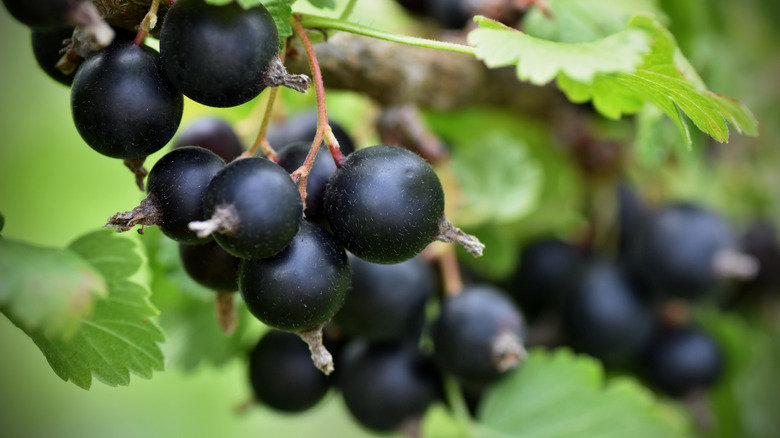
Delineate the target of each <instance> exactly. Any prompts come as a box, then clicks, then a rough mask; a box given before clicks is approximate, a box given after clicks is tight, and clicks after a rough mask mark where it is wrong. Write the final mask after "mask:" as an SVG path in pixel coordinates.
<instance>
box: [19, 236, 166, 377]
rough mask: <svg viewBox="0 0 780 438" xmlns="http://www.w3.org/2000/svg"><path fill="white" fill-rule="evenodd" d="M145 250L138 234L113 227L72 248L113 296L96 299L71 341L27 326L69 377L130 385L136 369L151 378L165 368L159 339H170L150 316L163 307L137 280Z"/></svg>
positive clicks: (55, 365) (56, 366)
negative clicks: (143, 250) (130, 233)
mask: <svg viewBox="0 0 780 438" xmlns="http://www.w3.org/2000/svg"><path fill="white" fill-rule="evenodd" d="M139 248H140V246H139V244H138V242H137V241H136V240H135V239H134V238H133V237H132V236H125V235H120V234H117V233H115V232H113V231H110V230H100V231H96V232H93V233H89V234H87V235H85V236H83V237H81V238H79V239H78V240H76V241H75V242H73V244H72V245H71V246H70V247H69V249H70V250H72V251H73V252H74V253H76V254H78V255H80V256H81V257H82V258H83V259H84V260H85V261H86V262H87V263H89V264H90V265H91V266H92V268H93V269H95V270H96V271H97V272H99V273H100V275H101V276H102V278H103V280H104V281H105V282H106V284H107V286H108V296H107V297H105V298H99V299H97V300H96V301H95V308H94V312H93V313H92V315H90V316H88V317H83V318H81V320H80V321H79V327H78V329H77V331H76V333H75V335H74V336H73V337H72V338H71V339H69V340H62V339H58V338H53V337H49V336H47V335H46V334H45V333H44V332H42V331H39V330H25V332H26V333H27V334H28V335H29V336H30V337H31V338H32V339H33V341H35V343H36V344H37V345H38V347H39V348H40V349H41V351H42V352H43V354H44V356H46V359H47V360H48V361H49V364H50V365H51V367H52V368H53V369H54V372H55V373H57V375H58V376H60V378H62V379H63V380H65V381H68V380H70V381H72V382H73V383H74V384H76V385H77V386H80V387H81V388H84V389H89V387H90V386H91V384H92V376H95V377H96V378H97V379H99V380H101V381H102V382H103V383H105V384H107V385H110V386H116V385H127V384H129V383H130V372H131V371H132V372H133V373H134V374H137V375H139V376H141V377H146V378H151V376H152V372H153V371H154V370H162V369H163V359H164V358H163V354H162V351H161V350H160V347H159V345H158V343H160V342H162V341H163V340H164V337H163V334H162V332H161V331H160V328H159V327H158V326H157V324H155V323H154V321H152V320H151V319H150V317H152V316H154V315H155V314H156V313H157V311H156V309H155V308H154V307H153V306H152V305H151V303H150V302H149V299H148V297H149V289H148V288H147V287H146V286H144V285H142V284H140V283H138V282H137V281H135V280H134V279H132V278H131V277H133V276H135V275H136V274H137V273H138V272H137V271H138V270H139V269H141V268H142V267H143V266H144V264H145V258H144V256H143V254H142V253H141V252H140V251H139ZM12 320H13V319H12ZM13 322H14V323H15V324H16V325H17V326H19V327H20V328H22V329H23V330H24V327H22V326H21V325H20V324H19V321H17V320H13Z"/></svg>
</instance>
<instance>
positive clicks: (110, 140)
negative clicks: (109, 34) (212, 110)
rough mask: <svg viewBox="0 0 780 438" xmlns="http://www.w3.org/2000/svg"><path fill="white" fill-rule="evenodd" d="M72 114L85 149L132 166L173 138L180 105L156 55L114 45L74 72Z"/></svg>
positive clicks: (126, 45) (120, 43)
mask: <svg viewBox="0 0 780 438" xmlns="http://www.w3.org/2000/svg"><path fill="white" fill-rule="evenodd" d="M71 108H72V112H73V121H74V123H75V125H76V128H77V129H78V131H79V134H81V137H82V138H83V139H84V141H85V142H86V143H87V144H88V145H89V146H90V147H92V148H93V149H95V150H96V151H97V152H99V153H101V154H103V155H107V156H109V157H114V158H122V159H126V160H133V159H139V158H143V157H146V156H147V155H149V154H151V153H153V152H156V151H157V150H159V149H160V148H162V147H163V146H165V144H166V143H167V142H168V140H170V139H171V137H173V134H174V133H175V132H176V129H177V128H178V127H179V122H180V121H181V116H182V111H183V108H184V100H183V98H182V96H181V94H180V93H179V92H178V91H177V90H176V88H174V86H173V84H172V83H171V82H170V81H169V80H168V78H167V77H166V76H165V73H164V72H163V71H162V66H161V64H160V55H159V54H158V53H157V52H156V51H154V50H153V49H151V48H149V47H146V46H141V47H139V46H136V45H134V44H132V43H130V42H127V41H117V42H115V43H114V44H112V45H110V46H109V47H107V48H105V49H103V50H101V51H100V52H98V53H96V54H95V55H93V56H92V57H90V58H88V59H87V60H86V61H84V63H83V64H82V65H81V66H80V67H79V69H78V70H77V72H76V77H75V78H74V79H73V87H72V91H71Z"/></svg>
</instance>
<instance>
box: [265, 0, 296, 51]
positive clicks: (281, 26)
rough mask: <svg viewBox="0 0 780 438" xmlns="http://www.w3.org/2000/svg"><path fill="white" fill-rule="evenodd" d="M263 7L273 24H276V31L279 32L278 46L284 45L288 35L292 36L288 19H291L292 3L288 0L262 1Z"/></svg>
mask: <svg viewBox="0 0 780 438" xmlns="http://www.w3.org/2000/svg"><path fill="white" fill-rule="evenodd" d="M262 3H263V5H265V7H266V8H267V9H268V12H270V13H271V16H273V17H274V23H276V30H277V31H278V32H279V44H282V43H284V40H286V39H287V38H288V37H290V35H292V34H293V29H292V26H291V25H290V17H292V7H291V6H290V4H291V3H292V2H291V1H290V0H262Z"/></svg>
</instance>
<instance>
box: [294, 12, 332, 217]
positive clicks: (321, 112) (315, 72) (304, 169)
mask: <svg viewBox="0 0 780 438" xmlns="http://www.w3.org/2000/svg"><path fill="white" fill-rule="evenodd" d="M294 18H295V19H293V20H292V25H293V28H294V29H295V33H296V34H298V37H299V38H300V39H301V43H303V47H304V49H305V50H306V57H307V58H308V60H309V67H310V68H311V73H312V78H313V80H314V93H315V95H316V96H317V131H316V133H315V134H314V140H313V141H312V144H311V148H309V153H308V155H306V160H304V162H303V164H302V165H301V167H299V168H298V169H296V170H295V171H294V172H293V173H292V178H293V181H296V182H299V184H298V191H299V193H300V194H301V199H302V200H303V204H304V208H305V206H306V182H307V180H308V178H309V172H310V171H311V168H312V166H313V165H314V160H315V159H316V158H317V152H319V150H320V144H321V143H322V140H323V138H324V139H325V144H326V145H327V146H328V150H330V153H331V156H333V161H334V162H335V163H336V167H341V165H343V164H344V155H343V154H342V153H341V149H340V147H339V143H338V141H337V140H336V136H334V135H333V130H332V129H331V128H330V125H329V124H328V110H327V106H326V104H325V86H324V85H323V83H322V71H321V70H320V64H319V62H317V55H316V54H315V53H314V46H312V44H311V40H310V39H309V36H308V35H307V34H306V29H304V28H303V26H301V22H300V20H299V19H298V17H297V16H295V17H294Z"/></svg>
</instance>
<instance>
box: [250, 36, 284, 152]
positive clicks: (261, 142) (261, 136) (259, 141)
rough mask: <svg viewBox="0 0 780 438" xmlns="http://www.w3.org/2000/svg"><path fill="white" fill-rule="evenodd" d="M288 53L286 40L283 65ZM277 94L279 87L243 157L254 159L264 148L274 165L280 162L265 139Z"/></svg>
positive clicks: (275, 89) (267, 105)
mask: <svg viewBox="0 0 780 438" xmlns="http://www.w3.org/2000/svg"><path fill="white" fill-rule="evenodd" d="M286 52H287V40H284V44H283V45H282V50H280V51H279V61H280V62H282V63H284V57H285V54H286ZM277 94H279V87H273V88H271V94H270V95H269V96H268V102H267V103H266V108H265V114H263V121H262V122H261V123H260V130H259V131H258V132H257V137H256V138H255V142H254V143H253V144H252V147H250V148H249V150H248V151H246V152H245V153H244V154H243V155H242V156H243V157H253V156H254V155H255V154H256V153H257V148H258V147H262V148H263V152H264V153H265V155H266V156H267V157H268V159H269V160H271V161H273V162H274V163H278V162H279V157H277V156H276V151H274V149H273V147H272V146H271V144H270V143H268V140H267V139H266V138H265V135H266V133H268V125H269V124H270V123H271V114H272V110H273V107H274V103H276V95H277Z"/></svg>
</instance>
